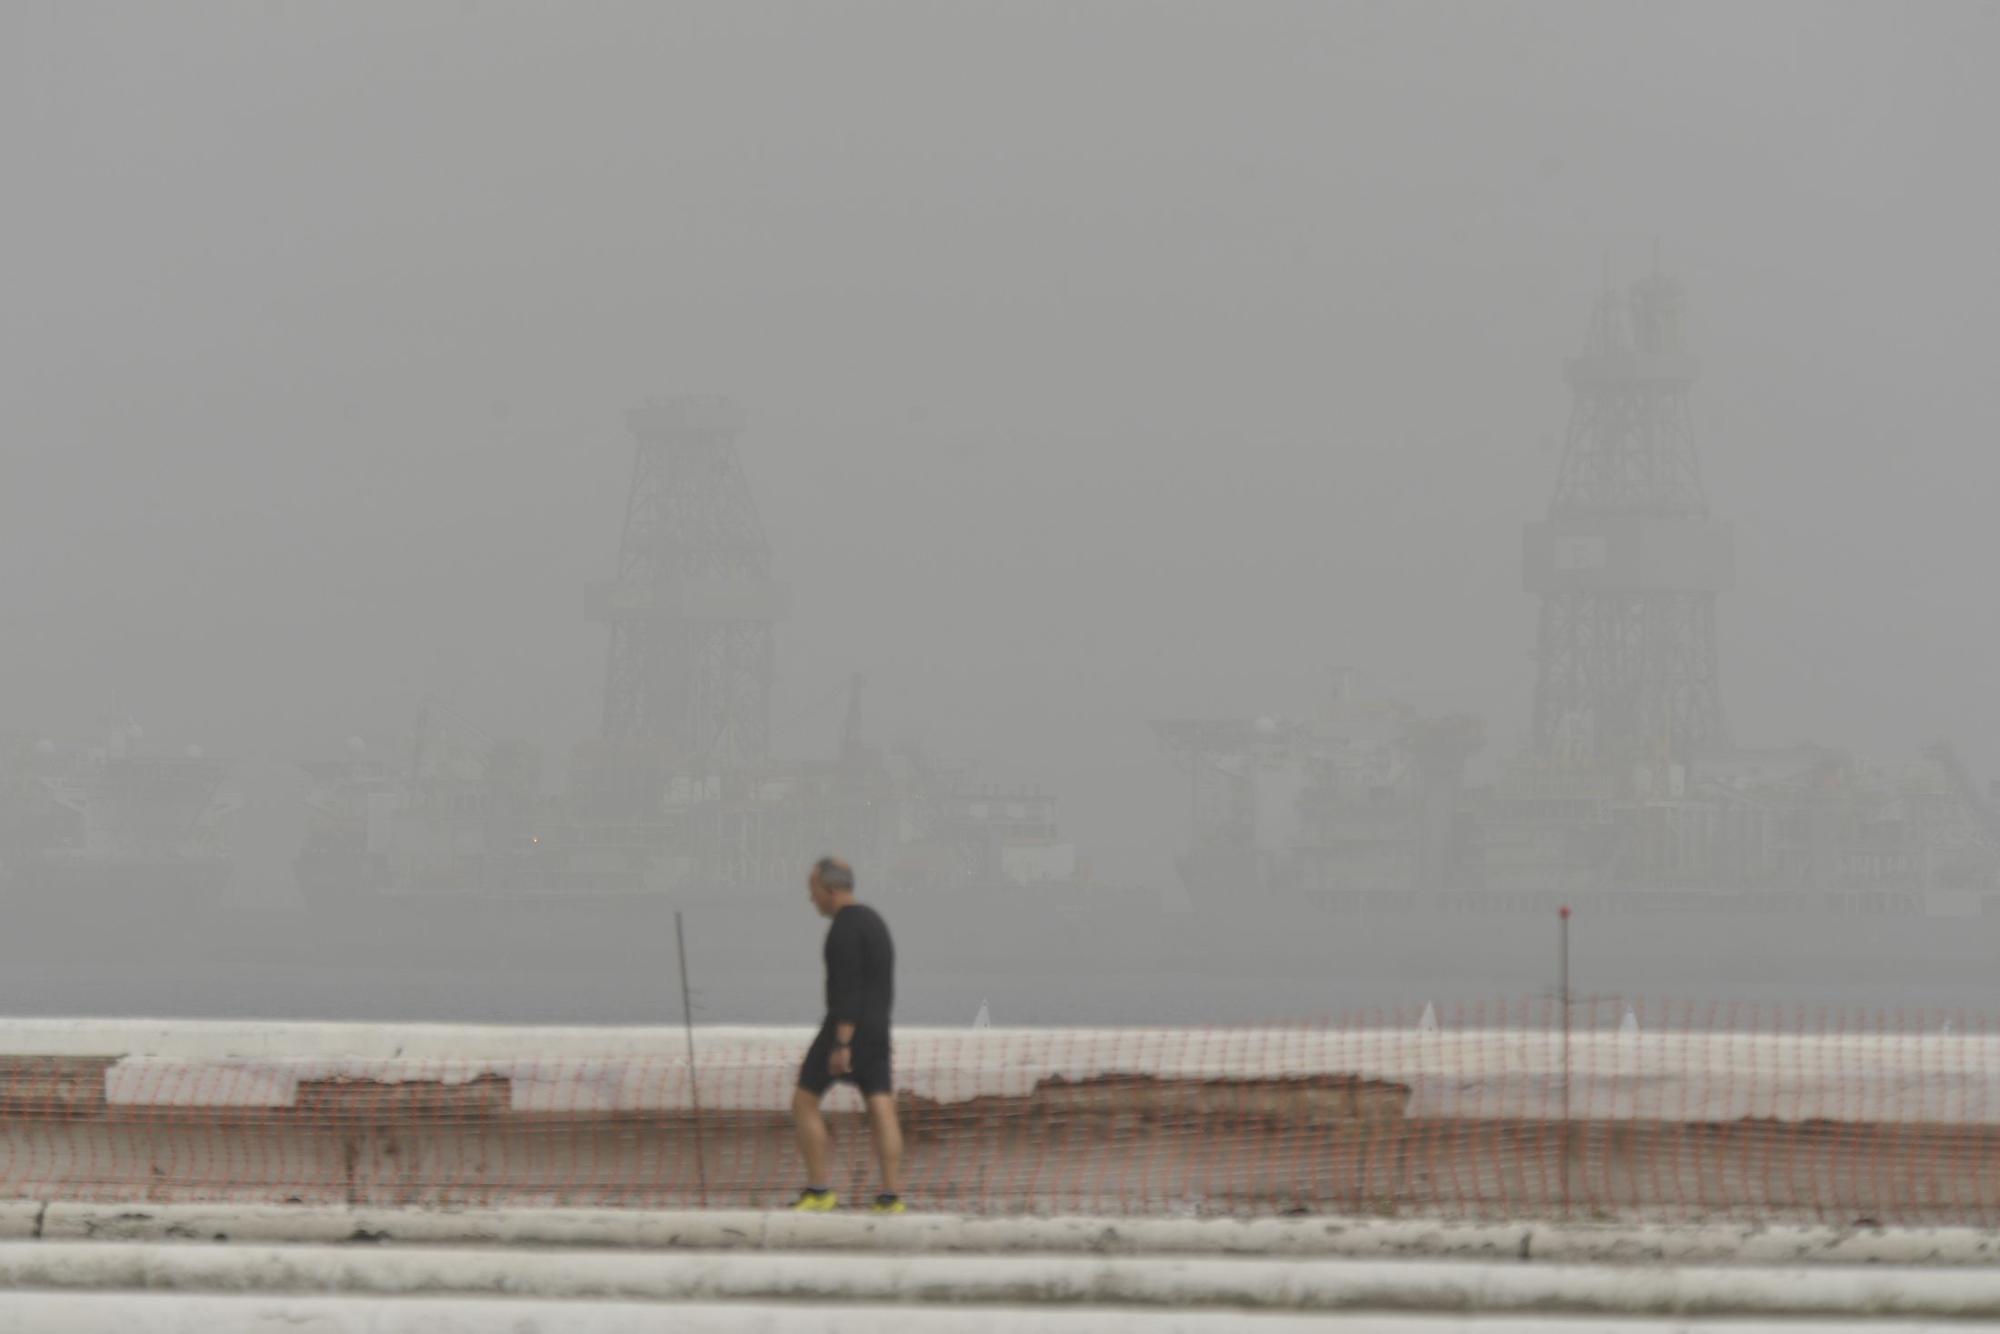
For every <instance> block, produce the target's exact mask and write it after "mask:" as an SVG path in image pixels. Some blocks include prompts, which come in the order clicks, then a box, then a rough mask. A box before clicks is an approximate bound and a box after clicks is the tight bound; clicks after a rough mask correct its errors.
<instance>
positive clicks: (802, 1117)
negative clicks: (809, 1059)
mask: <svg viewBox="0 0 2000 1334" xmlns="http://www.w3.org/2000/svg"><path fill="white" fill-rule="evenodd" d="M792 1124H793V1125H794V1126H796V1127H797V1128H798V1132H799V1156H800V1157H802V1158H804V1159H805V1160H806V1184H807V1185H808V1186H818V1187H821V1188H822V1189H825V1190H832V1189H833V1135H832V1133H831V1132H830V1131H828V1130H827V1128H826V1118H825V1117H824V1116H822V1115H821V1114H820V1110H819V1096H818V1095H817V1094H815V1093H812V1092H810V1091H808V1090H806V1089H793V1090H792Z"/></svg>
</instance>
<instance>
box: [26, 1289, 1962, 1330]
mask: <svg viewBox="0 0 2000 1334" xmlns="http://www.w3.org/2000/svg"><path fill="white" fill-rule="evenodd" d="M128 1329H132V1330H136V1329H143V1330H146V1331H147V1332H148V1334H659V1332H660V1331H661V1330H669V1329H670V1330H674V1331H676V1334H680V1332H681V1331H686V1332H687V1334H1016V1331H1023V1332H1025V1334H1122V1331H1128V1330H1129V1331H1135V1332H1136V1334H1232V1332H1233V1331H1239V1330H1240V1331H1244V1332H1245V1334H1306V1331H1321V1332H1323V1334H1364V1332H1365V1334H1549V1329H1550V1322H1549V1320H1548V1318H1547V1317H1545V1316H1530V1317H1526V1318H1507V1317H1497V1318H1494V1317H1485V1316H1477V1317H1471V1318H1459V1317H1454V1316H1410V1315H1379V1314H1374V1313H1367V1314H1362V1315H1350V1316H1340V1315H1324V1314H1314V1315H1289V1314H1276V1313H1271V1312H1249V1311H1162V1310H1144V1311H1107V1310H1103V1309H1090V1310H1083V1311H1063V1310H1049V1309H1032V1308H1023V1307H1009V1308H1004V1309H990V1308H989V1309H985V1310H964V1309H953V1308H949V1307H939V1306H917V1307H913V1306H907V1305H901V1306H863V1305H856V1306H840V1307H832V1308H828V1307H823V1306H812V1305H805V1304H797V1303H794V1304H786V1305H778V1304H765V1303H753V1302H731V1303H714V1302H685V1303H676V1304H674V1305H672V1306H655V1305H648V1304H635V1303H631V1302H554V1301H533V1302H513V1301H498V1300H492V1299H463V1298H435V1297H433V1298H409V1299H400V1300H399V1299H394V1298H374V1297H344V1298H343V1297H234V1296H231V1297H213V1296H186V1295H182V1294H176V1293H148V1294H133V1293H36V1292H22V1293H0V1334H85V1332H86V1331H87V1332H88V1334H103V1332H104V1331H107V1330H128ZM1561 1329H1562V1330H1563V1334H1813V1332H1814V1331H1816V1330H1822V1329H1823V1330H1833V1331H1838V1334H1947V1331H1949V1334H2000V1325H1992V1324H1986V1323H1983V1322H1981V1323H1976V1324H1968V1323H1963V1322H1952V1323H1950V1324H1930V1323H1910V1322H1907V1321H1897V1322H1895V1323H1893V1324H1889V1323H1881V1322H1876V1321H1845V1320H1843V1321H1839V1322H1837V1323H1829V1324H1824V1325H1821V1324H1805V1325H1801V1324H1800V1323H1798V1322H1797V1321H1790V1320H1787V1321H1782V1322H1776V1321H1736V1320H1728V1321H1709V1320H1703V1321H1700V1322H1698V1323H1690V1322H1687V1321H1682V1320H1632V1319H1617V1318H1612V1319H1581V1320H1579V1319H1575V1318H1566V1319H1564V1320H1563V1321H1562V1324H1561Z"/></svg>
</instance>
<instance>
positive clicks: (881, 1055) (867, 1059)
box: [799, 1024, 896, 1097]
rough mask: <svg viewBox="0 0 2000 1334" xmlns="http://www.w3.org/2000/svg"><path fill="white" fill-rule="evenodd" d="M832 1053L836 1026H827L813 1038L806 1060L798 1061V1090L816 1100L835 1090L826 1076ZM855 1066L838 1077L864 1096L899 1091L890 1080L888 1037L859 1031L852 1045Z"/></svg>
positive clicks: (831, 1079) (828, 1075)
mask: <svg viewBox="0 0 2000 1334" xmlns="http://www.w3.org/2000/svg"><path fill="white" fill-rule="evenodd" d="M832 1054H833V1025H832V1024H827V1025H826V1026H825V1027H823V1028H821V1029H820V1031H819V1036H818V1037H816V1038H814V1039H813V1045H812V1047H811V1048H810V1049H808V1050H807V1052H806V1058H805V1060H803V1061H801V1062H799V1087H800V1088H802V1089H804V1090H805V1091H806V1092H808V1093H810V1094H812V1095H813V1096H814V1097H819V1096H821V1095H822V1094H824V1093H825V1092H826V1091H827V1090H828V1089H829V1088H832V1087H833V1084H834V1078H835V1077H834V1076H833V1075H830V1074H828V1073H827V1070H826V1059H827V1057H829V1056H831V1055H832ZM853 1055H854V1063H853V1066H852V1068H851V1071H850V1073H848V1074H844V1075H841V1076H839V1079H840V1082H841V1083H844V1084H852V1085H854V1087H856V1088H858V1089H860V1090H861V1092H862V1095H863V1096H864V1097H873V1096H874V1095H875V1094H877V1093H891V1094H893V1093H894V1092H895V1091H896V1085H895V1083H894V1081H893V1080H891V1079H890V1077H889V1039H888V1037H887V1036H886V1035H879V1036H875V1037H872V1038H871V1037H870V1035H869V1034H868V1033H866V1032H865V1031H858V1030H857V1031H856V1033H855V1034H854V1046H853Z"/></svg>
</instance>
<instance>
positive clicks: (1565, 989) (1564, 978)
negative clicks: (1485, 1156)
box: [1556, 904, 1571, 1217]
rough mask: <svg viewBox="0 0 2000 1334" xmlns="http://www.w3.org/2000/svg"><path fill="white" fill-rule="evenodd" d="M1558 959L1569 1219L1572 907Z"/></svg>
mask: <svg viewBox="0 0 2000 1334" xmlns="http://www.w3.org/2000/svg"><path fill="white" fill-rule="evenodd" d="M1556 956H1557V970H1558V971H1557V978H1558V981H1557V984H1556V985H1557V993H1558V994H1559V995H1560V996H1561V998H1562V1020H1563V1036H1562V1064H1563V1082H1562V1133H1561V1135H1560V1136H1558V1139H1559V1141H1560V1144H1561V1152H1562V1208H1563V1215H1564V1216H1565V1217H1567V1216H1568V1215H1569V1170H1570V1169H1569V1157H1570V1154H1569V1150H1570V1143H1569V1140H1570V1101H1569V1035H1570V1016H1571V1009H1570V998H1569V905H1567V904H1565V905H1563V907H1562V908H1560V909H1558V910H1557V912H1556Z"/></svg>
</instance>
